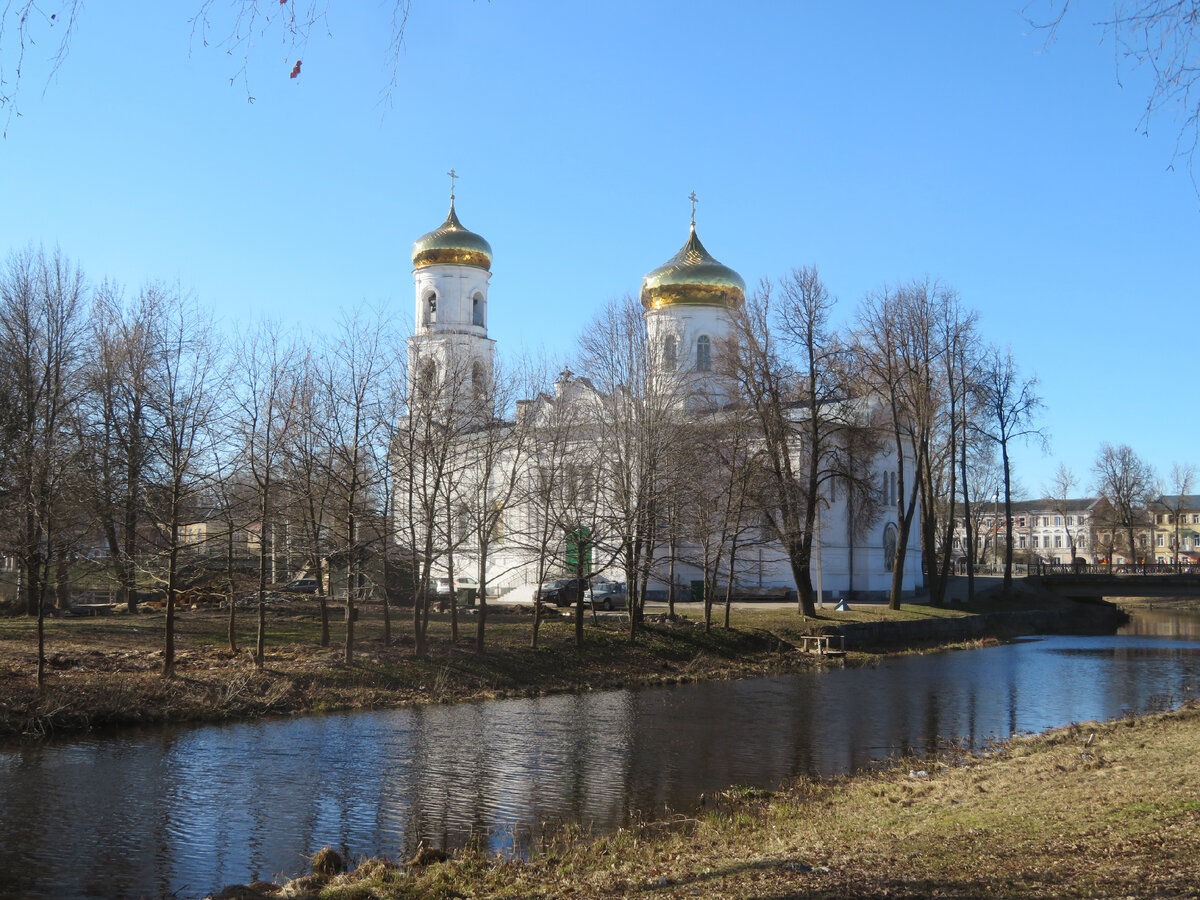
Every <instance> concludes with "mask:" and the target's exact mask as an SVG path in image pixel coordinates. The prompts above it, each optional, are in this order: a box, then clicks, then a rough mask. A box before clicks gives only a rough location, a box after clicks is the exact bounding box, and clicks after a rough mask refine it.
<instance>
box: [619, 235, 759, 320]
mask: <svg viewBox="0 0 1200 900" xmlns="http://www.w3.org/2000/svg"><path fill="white" fill-rule="evenodd" d="M745 300H746V282H744V281H742V276H741V275H739V274H738V273H737V272H735V271H733V269H731V268H729V267H728V266H725V265H722V264H721V263H719V262H717V261H716V260H715V259H713V257H712V256H711V255H710V254H709V252H708V251H707V250H705V249H704V245H703V244H701V243H700V238H698V237H696V226H695V224H693V225H692V231H691V234H689V235H688V239H687V243H686V244H684V245H683V249H681V250H680V251H679V252H678V253H676V254H675V255H674V256H672V257H671V258H670V259H669V260H667V261H666V262H665V263H663V264H662V265H661V266H659V267H658V268H657V269H655V270H654V271H652V272H650V273H649V274H648V275H646V277H645V278H643V279H642V305H643V306H645V307H646V309H661V308H662V307H664V306H727V307H735V306H740V305H741V304H742V303H744V302H745Z"/></svg>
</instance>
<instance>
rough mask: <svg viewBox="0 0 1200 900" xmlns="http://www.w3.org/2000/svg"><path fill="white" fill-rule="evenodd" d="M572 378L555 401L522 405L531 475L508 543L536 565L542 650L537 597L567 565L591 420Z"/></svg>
mask: <svg viewBox="0 0 1200 900" xmlns="http://www.w3.org/2000/svg"><path fill="white" fill-rule="evenodd" d="M546 368H547V366H546V365H542V366H540V367H539V371H538V372H537V373H535V374H534V376H533V385H535V386H536V385H538V384H540V383H541V382H543V381H544V380H546V376H545V375H544V372H545V371H546ZM569 374H570V373H569V372H568V371H567V370H563V373H562V375H560V377H559V381H558V382H557V383H556V385H555V392H554V395H547V394H544V393H541V392H540V391H534V392H531V394H532V396H531V399H528V400H526V401H524V402H520V403H518V404H517V414H516V427H518V428H521V429H524V430H525V431H526V432H527V440H529V441H530V444H529V446H528V453H527V456H526V461H525V467H524V468H525V472H524V475H523V477H522V478H521V479H520V481H519V483H518V493H517V494H516V496H515V497H514V498H513V506H514V508H515V509H516V510H519V518H518V519H517V525H516V527H515V528H513V529H512V530H511V532H510V534H509V536H508V540H509V541H510V542H512V543H514V544H516V545H517V547H518V548H519V549H521V550H524V551H525V552H527V553H529V554H530V555H531V556H532V557H533V559H534V585H535V587H534V598H533V600H534V603H533V628H532V632H531V636H530V646H532V647H533V648H535V649H536V648H537V646H538V636H539V633H540V630H541V621H542V607H541V603H540V602H538V596H537V592H538V590H539V589H540V587H541V585H542V582H544V581H545V580H546V577H547V574H548V573H549V572H550V571H551V568H552V567H553V566H554V565H555V563H556V562H558V563H560V564H562V563H565V558H564V556H563V554H562V553H560V540H561V537H562V535H564V534H565V531H566V527H567V526H566V524H565V518H566V517H567V516H570V515H572V514H571V513H570V512H569V511H567V510H564V509H563V505H562V501H563V496H564V493H565V489H564V485H565V482H566V481H567V479H568V470H569V466H570V463H571V460H572V458H573V455H574V454H573V451H574V450H575V448H576V447H577V444H578V441H579V435H580V433H581V429H582V428H583V427H584V425H585V422H586V417H585V415H584V408H583V405H582V404H580V403H574V402H571V400H572V398H571V397H570V396H568V395H567V392H569V391H570V390H571V383H570V378H569Z"/></svg>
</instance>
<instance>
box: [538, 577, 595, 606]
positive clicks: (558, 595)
mask: <svg viewBox="0 0 1200 900" xmlns="http://www.w3.org/2000/svg"><path fill="white" fill-rule="evenodd" d="M581 585H582V590H583V595H584V596H585V597H586V596H587V592H588V580H587V579H586V578H559V579H557V580H556V581H551V582H548V583H546V584H543V585H542V586H541V587H539V588H538V591H537V599H538V600H539V601H541V602H543V603H553V604H554V605H555V606H570V605H571V604H572V603H574V602H575V600H576V599H577V598H578V597H579V592H580V587H581Z"/></svg>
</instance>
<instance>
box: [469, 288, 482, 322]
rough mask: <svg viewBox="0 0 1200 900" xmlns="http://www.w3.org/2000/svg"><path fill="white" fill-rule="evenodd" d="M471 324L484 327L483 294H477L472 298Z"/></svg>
mask: <svg viewBox="0 0 1200 900" xmlns="http://www.w3.org/2000/svg"><path fill="white" fill-rule="evenodd" d="M471 324H472V325H478V326H480V327H483V295H482V294H476V295H475V297H474V299H472V300H471Z"/></svg>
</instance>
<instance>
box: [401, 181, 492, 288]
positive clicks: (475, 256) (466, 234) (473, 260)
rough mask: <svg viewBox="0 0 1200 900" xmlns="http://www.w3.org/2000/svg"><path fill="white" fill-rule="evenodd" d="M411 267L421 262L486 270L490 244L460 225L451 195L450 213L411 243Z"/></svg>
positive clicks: (489, 264)
mask: <svg viewBox="0 0 1200 900" xmlns="http://www.w3.org/2000/svg"><path fill="white" fill-rule="evenodd" d="M412 263H413V268H414V269H421V268H424V267H425V266H436V265H452V266H474V267H475V268H477V269H483V270H484V271H485V272H490V271H491V269H492V247H491V244H489V243H488V242H487V241H485V240H484V239H483V238H482V237H481V236H479V235H478V234H476V233H475V232H473V231H470V230H468V229H466V228H464V227H463V224H462V222H460V221H458V216H457V215H456V214H455V212H454V197H451V198H450V214H449V215H448V216H446V221H445V222H443V223H442V224H441V226H439V227H438V228H435V229H434V230H433V231H430V232H429V233H427V234H423V235H421V237H419V238H417V240H416V242H415V243H413V251H412Z"/></svg>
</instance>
